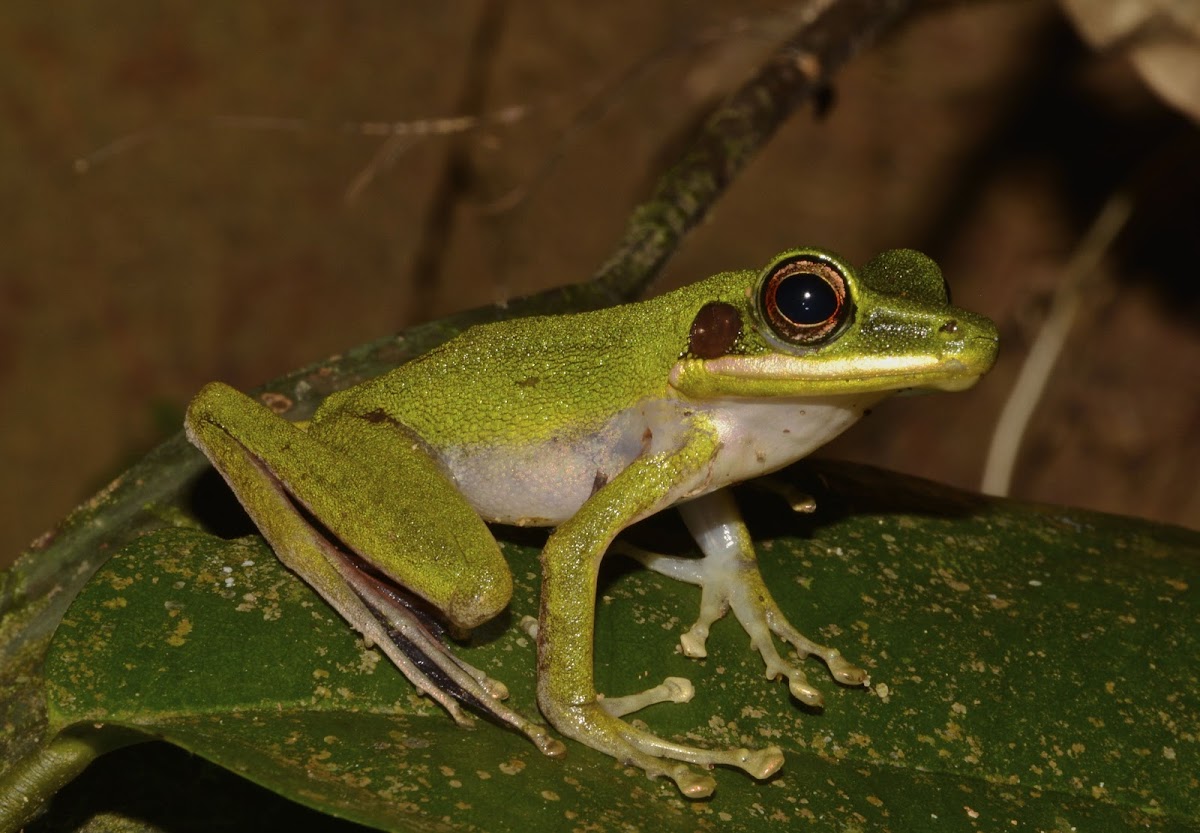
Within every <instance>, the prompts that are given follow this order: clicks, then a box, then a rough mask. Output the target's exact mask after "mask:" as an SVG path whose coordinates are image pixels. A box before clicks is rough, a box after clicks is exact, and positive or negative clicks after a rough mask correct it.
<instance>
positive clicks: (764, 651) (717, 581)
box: [622, 490, 869, 706]
mask: <svg viewBox="0 0 1200 833" xmlns="http://www.w3.org/2000/svg"><path fill="white" fill-rule="evenodd" d="M679 510H680V514H682V515H683V519H684V522H685V523H686V524H687V526H688V529H689V530H690V531H691V533H692V535H693V537H695V539H696V541H697V543H699V545H700V548H701V550H702V551H703V552H704V557H703V558H683V557H677V556H669V555H661V554H658V553H651V552H647V551H645V550H640V549H637V548H635V547H631V546H629V545H627V544H626V545H622V551H623V552H624V553H625V554H627V555H630V556H632V557H634V558H636V559H637V560H639V561H641V562H642V563H643V564H644V565H645V566H647V567H648V568H650V569H651V570H654V571H655V572H658V573H662V574H663V575H665V576H669V577H671V578H674V579H677V580H679V581H684V582H688V583H689V584H697V585H700V588H701V595H700V614H699V616H698V617H697V618H696V622H695V624H694V625H692V627H691V628H690V629H688V631H687V632H685V633H684V634H683V635H682V636H681V637H680V639H679V641H680V644H681V646H682V647H683V652H684V654H686V655H687V656H690V657H703V656H706V655H707V648H706V642H707V640H708V634H709V629H710V627H711V626H712V624H713V622H715V621H716V620H717V619H720V618H721V617H722V616H724V615H725V614H726V613H727V612H728V611H729V610H730V609H732V610H733V613H734V615H735V616H736V617H737V619H738V621H739V622H740V623H741V625H742V627H743V629H745V631H746V633H747V634H748V635H749V636H750V643H751V645H752V646H753V647H754V649H755V650H757V651H758V653H759V654H760V655H761V656H762V658H763V662H764V663H765V664H766V676H768V677H770V678H772V679H775V678H778V677H780V676H784V677H786V678H787V680H788V688H789V689H790V691H791V692H792V695H793V696H795V697H796V699H798V700H800V701H801V702H802V703H805V704H807V705H811V706H820V705H821V704H822V702H823V698H822V696H821V693H820V691H818V690H817V689H816V688H814V687H813V686H812V685H811V684H809V682H808V679H807V677H806V675H805V673H804V671H803V670H801V668H800V667H799V665H797V664H795V663H792V662H789V661H787V660H785V659H784V658H783V657H781V656H780V655H779V651H778V650H777V649H776V647H775V642H774V640H773V638H772V634H774V635H775V636H778V637H779V638H780V639H783V640H784V641H785V642H787V643H789V644H790V645H792V647H793V648H795V650H796V653H797V654H798V655H799V657H800V659H801V660H803V659H805V658H806V657H809V656H817V657H820V658H821V660H822V661H824V663H825V664H826V666H828V668H829V672H830V674H831V675H832V676H833V678H834V679H835V680H837V681H838V682H840V683H842V684H844V685H866V684H867V683H868V682H869V677H868V675H867V672H866V671H864V670H863V669H861V668H859V667H857V666H856V665H854V664H853V663H851V662H849V661H848V660H847V659H846V658H845V657H843V656H842V654H841V652H840V651H838V650H837V649H836V648H830V647H827V646H825V645H819V644H817V643H816V642H813V641H812V640H810V639H809V638H808V637H806V636H804V635H803V634H801V633H800V632H799V631H798V630H796V628H795V627H793V626H792V624H791V623H790V622H789V621H788V619H787V617H786V616H785V615H784V614H783V611H782V610H780V608H779V605H778V604H777V603H776V602H775V600H774V599H773V598H772V597H771V594H770V591H769V590H768V589H767V586H766V584H765V582H764V581H763V578H762V574H761V573H760V572H759V570H758V562H757V559H756V558H755V554H754V543H753V541H752V540H751V538H750V533H749V531H748V530H747V529H746V525H745V524H744V523H743V521H742V519H741V516H740V515H739V513H738V511H737V506H736V505H735V504H734V502H733V498H732V496H731V495H730V494H729V493H728V491H727V490H721V491H718V492H714V493H712V494H709V495H704V496H703V497H699V498H696V499H695V500H692V501H689V502H688V503H684V504H682V505H680V507H679Z"/></svg>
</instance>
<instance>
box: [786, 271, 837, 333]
mask: <svg viewBox="0 0 1200 833" xmlns="http://www.w3.org/2000/svg"><path fill="white" fill-rule="evenodd" d="M775 305H776V307H778V308H779V311H780V312H781V313H783V315H784V316H785V317H786V318H787V319H788V320H789V321H792V322H794V323H796V324H800V325H802V326H804V325H814V324H824V323H825V322H826V321H828V320H829V319H830V318H832V317H833V316H834V314H835V313H836V312H837V309H838V297H837V293H836V292H834V291H833V287H832V286H830V285H829V284H828V283H827V282H826V281H825V279H824V278H822V277H821V276H820V275H814V274H813V273H812V272H797V273H796V274H794V275H788V276H787V277H786V278H784V279H783V280H781V281H780V282H779V285H778V286H777V287H776V288H775Z"/></svg>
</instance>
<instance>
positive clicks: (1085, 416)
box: [0, 0, 1200, 563]
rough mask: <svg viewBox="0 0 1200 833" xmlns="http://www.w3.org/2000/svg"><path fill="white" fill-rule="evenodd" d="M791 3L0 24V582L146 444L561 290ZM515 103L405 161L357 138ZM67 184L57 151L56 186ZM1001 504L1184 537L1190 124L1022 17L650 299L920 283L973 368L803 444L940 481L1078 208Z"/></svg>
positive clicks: (949, 8)
mask: <svg viewBox="0 0 1200 833" xmlns="http://www.w3.org/2000/svg"><path fill="white" fill-rule="evenodd" d="M801 5H802V4H791V5H789V4H784V3H780V2H770V3H768V2H746V0H738V2H732V0H730V2H710V3H703V4H700V3H695V2H690V1H689V0H667V2H659V3H652V4H647V3H640V2H610V3H605V4H596V3H587V2H581V1H580V0H557V2H554V3H519V2H513V0H508V2H504V1H503V0H454V2H449V3H441V4H428V3H422V4H390V3H380V2H364V1H363V0H339V2H322V3H306V4H295V3H292V2H283V0H258V2H254V3H210V4H199V5H197V4H192V3H182V2H148V0H126V1H125V2H116V3H104V4H96V3H83V2H77V1H64V2H58V3H54V4H47V3H38V2H32V0H17V2H11V3H8V4H6V7H5V14H4V15H3V16H2V17H0V107H2V116H0V118H2V120H3V121H2V123H3V128H0V177H3V189H4V190H3V193H4V195H5V199H4V200H3V202H2V203H0V217H2V220H3V222H2V225H0V229H2V230H0V258H2V260H0V391H2V392H3V393H2V396H0V460H2V462H3V471H4V474H3V478H0V563H7V561H9V560H10V559H11V558H12V557H14V556H15V555H16V554H17V552H18V551H19V550H20V549H21V548H22V547H23V546H24V545H25V544H27V543H28V542H29V541H30V540H31V539H32V538H34V537H35V536H36V535H38V534H39V533H41V532H42V531H44V530H45V529H47V528H48V527H50V526H51V525H52V524H53V523H54V522H55V521H56V520H58V519H59V518H61V517H62V516H63V515H64V514H65V513H66V512H67V511H69V510H70V509H71V507H72V506H73V505H74V504H76V503H77V502H79V501H81V500H83V499H85V498H86V497H87V496H88V495H90V494H91V493H93V492H94V491H96V490H97V489H99V488H101V487H102V486H103V485H104V484H105V482H106V481H107V480H108V479H109V478H110V477H112V476H113V475H115V474H116V473H118V472H119V471H120V470H121V469H122V468H123V467H124V466H125V465H126V464H127V463H128V462H130V461H131V460H133V459H135V458H136V457H137V456H138V455H139V454H141V453H142V452H143V451H145V450H146V449H147V448H149V447H150V446H151V445H152V444H153V443H155V442H156V441H157V440H159V439H160V438H162V437H163V436H165V435H166V434H167V433H169V432H172V431H174V430H176V428H177V426H178V425H179V421H180V419H181V417H182V412H183V407H184V405H185V404H186V402H187V400H188V398H189V396H190V395H191V394H192V393H194V392H195V391H196V390H197V389H198V388H199V387H200V385H201V384H203V383H204V382H205V381H208V380H210V379H223V380H226V381H228V382H231V383H233V384H236V385H240V386H243V387H251V386H253V385H255V384H257V383H259V382H261V381H264V380H266V379H268V378H271V377H274V376H277V375H279V374H281V373H283V372H284V371H287V370H289V369H292V368H295V367H297V366H300V365H302V364H306V363H308V362H310V361H312V360H315V359H317V358H320V357H323V356H325V355H328V354H331V353H335V352H338V351H340V350H343V349H345V348H347V347H350V346H352V345H354V344H357V343H360V342H363V341H366V340H369V339H373V338H376V337H379V336H381V335H384V334H387V333H390V332H393V331H396V330H399V329H401V328H403V327H405V326H407V325H409V324H412V323H415V322H418V321H422V320H426V319H428V318H431V317H436V316H439V315H443V314H445V313H448V312H452V311H454V310H458V309H463V308H466V307H471V306H476V305H479V304H484V303H489V302H494V301H502V300H504V299H506V298H511V297H514V296H516V295H519V294H525V293H529V292H532V291H535V290H538V289H541V288H545V287H550V286H555V285H560V284H563V283H568V282H575V281H579V280H583V279H586V278H587V277H588V276H589V274H591V272H592V271H593V270H594V269H595V268H596V267H597V266H598V265H599V264H600V263H601V262H602V261H603V260H604V259H605V258H606V257H607V255H608V254H609V253H610V251H611V248H612V246H613V244H614V242H615V241H616V239H617V237H618V235H619V234H620V231H621V229H622V227H623V224H624V222H625V219H626V216H627V213H628V211H629V209H630V208H631V207H632V206H633V205H634V204H635V203H636V202H637V201H638V200H639V198H640V197H642V196H643V195H644V194H646V192H647V190H648V187H649V185H650V183H652V182H653V180H654V178H655V177H656V175H657V174H658V173H659V172H661V171H662V170H663V168H664V166H665V165H666V164H669V162H670V161H671V160H672V159H673V154H674V152H675V151H676V150H677V149H678V147H679V146H680V143H681V142H682V141H683V140H684V138H685V137H686V136H687V135H688V132H689V131H690V130H691V129H692V128H693V127H694V126H695V125H696V124H697V123H698V122H699V121H700V120H701V119H702V118H703V116H704V114H705V113H706V112H708V110H709V109H710V108H711V107H712V106H713V105H714V103H715V102H716V101H718V100H719V99H720V97H721V96H722V95H723V94H724V93H726V92H727V91H728V90H730V89H732V88H733V87H735V86H737V85H738V84H740V83H741V81H742V80H743V79H744V78H745V76H746V75H747V73H749V72H750V71H751V70H752V69H753V67H754V66H755V64H756V62H757V61H758V60H760V59H761V58H762V57H763V56H764V55H765V54H767V53H768V52H769V51H770V50H771V49H772V48H773V46H774V45H775V44H777V43H778V42H779V41H780V40H782V39H784V38H786V37H787V36H788V35H789V34H790V33H791V32H792V31H793V30H794V28H795V27H796V25H797V19H798V18H797V14H798V9H799V8H800V6H801ZM514 106H517V107H521V108H524V112H523V114H522V115H521V117H520V118H519V119H517V120H516V121H514V122H513V123H511V124H499V123H489V124H485V125H483V126H481V127H478V128H476V129H473V130H469V131H464V132H443V133H442V134H440V135H435V136H432V137H428V138H424V139H421V140H420V141H413V142H406V141H397V140H388V139H386V138H381V137H379V136H371V135H367V134H368V133H369V132H370V131H369V130H365V129H364V128H363V125H365V124H367V123H373V122H420V121H422V120H429V119H434V118H437V117H442V116H450V115H456V114H459V113H462V112H483V113H497V112H499V111H502V110H503V109H504V108H508V107H514ZM80 160H83V161H80ZM1118 191H1120V192H1123V193H1128V194H1129V195H1131V198H1132V206H1133V213H1132V215H1131V219H1130V220H1129V223H1128V224H1127V226H1126V227H1125V229H1124V230H1123V231H1122V233H1121V235H1120V236H1119V237H1118V239H1117V241H1116V243H1115V245H1114V246H1112V247H1111V248H1110V249H1108V250H1107V252H1106V253H1105V255H1104V257H1103V259H1102V264H1101V267H1100V269H1099V271H1098V273H1097V275H1096V276H1094V278H1093V279H1092V280H1091V281H1090V282H1089V283H1088V284H1087V286H1086V289H1085V291H1084V292H1083V293H1082V295H1081V299H1080V305H1079V314H1078V317H1077V319H1076V321H1075V323H1074V325H1073V327H1072V328H1071V330H1070V335H1069V337H1068V339H1067V341H1066V345H1065V348H1064V350H1063V352H1062V354H1061V356H1060V357H1059V360H1058V362H1057V364H1056V366H1055V369H1054V371H1053V373H1052V374H1051V376H1050V378H1049V380H1048V384H1047V387H1046V391H1045V395H1044V397H1043V398H1042V399H1041V400H1040V401H1039V403H1038V405H1037V408H1036V410H1035V412H1034V415H1033V419H1032V421H1031V423H1030V426H1029V431H1028V433H1027V434H1026V435H1025V437H1024V439H1023V441H1022V444H1021V449H1022V450H1021V454H1020V457H1019V460H1018V465H1017V467H1016V470H1015V477H1014V482H1013V489H1012V492H1013V494H1014V495H1015V496H1017V497H1020V498H1026V499H1032V500H1037V501H1050V502H1057V503H1067V504H1072V505H1077V506H1085V507H1091V508H1095V509H1101V510H1105V511H1111V512H1118V513H1125V514H1131V515H1138V516H1144V517H1149V518H1155V519H1160V520H1164V521H1171V522H1175V523H1182V524H1185V525H1190V526H1193V527H1196V526H1200V486H1198V485H1197V480H1198V478H1197V476H1196V472H1197V470H1200V331H1198V328H1197V323H1198V319H1200V296H1198V286H1200V281H1197V275H1198V267H1197V263H1198V257H1200V251H1198V249H1200V243H1198V239H1200V132H1198V131H1197V128H1196V125H1195V124H1194V123H1192V122H1189V121H1188V120H1187V119H1186V118H1185V117H1184V116H1183V115H1181V114H1179V113H1177V112H1176V111H1174V110H1172V109H1170V108H1169V107H1168V106H1167V105H1166V104H1164V103H1162V102H1161V101H1160V99H1159V98H1158V97H1157V96H1156V95H1155V94H1154V93H1153V92H1151V91H1149V90H1148V89H1147V88H1146V87H1145V86H1144V84H1143V82H1142V80H1141V79H1140V77H1139V76H1138V75H1137V74H1136V73H1135V72H1134V70H1133V69H1132V68H1131V66H1130V64H1129V62H1128V61H1127V60H1126V59H1125V57H1124V56H1123V55H1122V54H1120V53H1119V52H1116V51H1111V52H1106V53H1097V52H1096V51H1094V50H1093V49H1091V48H1090V47H1088V46H1086V45H1084V44H1083V43H1082V42H1081V41H1080V40H1079V39H1078V37H1077V35H1076V34H1075V33H1074V30H1073V29H1072V27H1071V25H1070V24H1069V23H1068V22H1067V21H1066V20H1065V19H1064V18H1063V17H1062V15H1061V13H1060V12H1059V10H1058V8H1057V7H1056V6H1055V5H1054V4H1053V3H1051V2H1049V0H1019V1H1016V0H1010V1H1009V2H1001V1H1000V0H997V2H987V3H964V4H961V5H938V6H937V7H936V8H933V9H929V10H926V11H923V12H922V13H920V14H918V15H916V16H914V17H912V18H911V19H910V20H909V21H908V23H907V24H906V25H904V26H903V27H902V28H900V29H899V30H898V31H895V32H894V33H893V34H892V35H891V36H890V37H888V38H887V39H886V40H885V41H884V42H883V43H882V44H879V45H877V46H875V47H873V48H872V49H871V50H870V51H869V52H868V53H866V54H864V55H861V56H860V57H859V58H857V59H856V60H855V61H854V62H853V63H852V64H851V65H850V66H849V68H848V69H847V70H846V71H845V72H844V73H842V74H841V75H840V76H839V79H838V83H837V86H836V89H835V90H834V96H833V100H832V102H831V106H830V107H829V109H828V111H827V112H825V113H824V114H823V115H822V116H821V117H820V118H818V117H816V116H815V115H814V114H813V113H812V112H805V113H802V114H800V115H798V116H797V117H796V118H794V119H793V120H792V121H791V122H789V124H788V125H787V126H786V127H785V129H784V130H783V131H782V132H781V134H780V135H779V136H778V137H777V138H776V139H775V141H774V142H773V143H772V144H771V145H770V146H769V147H768V148H767V150H766V152H765V153H763V154H762V156H761V157H760V158H759V159H758V160H757V161H756V162H755V163H754V165H753V166H752V167H751V168H750V169H749V170H748V171H747V172H746V173H745V174H744V175H743V176H742V177H741V178H740V179H739V181H738V182H736V183H735V184H734V186H733V187H732V188H731V190H730V192H729V194H728V195H727V197H726V198H725V199H724V200H723V201H722V202H721V203H720V204H719V205H718V207H717V210H716V212H715V213H714V215H713V216H712V219H711V220H710V221H709V222H708V223H707V224H706V225H705V226H703V227H702V228H701V229H699V230H697V231H696V232H695V233H694V234H693V235H692V236H691V237H690V238H689V239H688V240H687V242H686V244H685V245H684V247H683V248H682V249H681V250H680V251H679V253H678V255H677V257H675V258H674V259H673V261H672V262H671V265H670V267H669V270H668V272H667V274H666V276H665V278H664V280H663V281H662V283H661V284H660V287H659V288H668V287H670V286H675V285H679V284H682V283H686V282H689V281H692V280H695V279H697V278H700V277H702V276H705V275H708V274H710V273H712V272H715V271H719V270H723V269H729V268H746V267H758V266H761V265H762V264H764V263H765V262H766V261H767V260H768V259H769V258H770V257H771V256H772V255H773V254H774V253H775V252H777V251H779V250H781V249H783V248H786V247H791V246H795V245H800V244H817V245H821V246H825V247H828V248H832V249H835V250H838V251H840V252H842V253H843V254H845V255H847V256H848V257H850V258H851V259H852V260H854V261H857V262H860V263H861V262H863V261H865V260H866V259H867V258H869V257H870V256H871V255H872V254H874V253H875V252H877V251H878V250H880V249H882V248H886V247H892V246H911V247H915V248H921V249H923V250H925V251H926V252H927V253H929V254H930V255H932V256H934V257H935V258H936V259H938V260H939V262H941V263H942V265H943V268H944V269H945V271H946V274H947V276H948V278H949V280H950V283H951V285H952V287H953V291H954V298H955V301H956V303H958V304H960V305H962V306H966V307H969V308H970V309H973V310H977V311H980V312H983V313H986V314H988V315H990V316H991V317H992V318H994V319H995V320H996V321H997V322H998V324H999V326H1000V329H1001V334H1002V338H1003V348H1002V358H1001V360H1000V363H999V365H998V366H997V368H996V369H995V370H994V371H993V373H992V374H991V375H990V376H988V377H987V378H985V379H984V380H983V382H982V383H981V384H980V385H979V386H977V387H976V388H975V389H973V390H972V391H970V392H967V393H964V394H955V395H952V396H929V397H913V398H906V399H900V400H896V401H893V402H891V403H888V404H887V405H885V406H882V407H881V408H879V409H877V410H876V412H875V413H874V414H873V415H872V417H871V418H870V419H868V420H867V421H865V423H864V424H862V425H860V426H858V427H857V428H855V429H853V430H852V431H851V432H850V433H848V434H847V435H845V436H844V437H843V438H842V439H841V440H839V441H838V442H836V443H835V444H834V445H833V446H831V447H830V448H829V449H828V450H827V452H826V453H827V454H829V455H832V456H840V457H846V458H853V459H858V460H864V461H869V462H873V463H876V464H879V465H883V466H888V467H892V468H896V469H899V470H903V471H908V472H912V473H916V474H920V475H923V476H927V477H932V478H936V479H938V480H942V481H946V482H950V483H954V484H957V485H961V486H965V487H970V488H977V487H978V484H979V478H980V473H981V470H982V468H983V460H984V457H985V455H986V452H987V448H988V444H989V442H990V438H991V434H992V431H993V428H994V427H995V423H996V417H997V414H998V412H999V411H1000V408H1001V407H1002V406H1003V404H1004V402H1005V400H1006V399H1007V397H1008V395H1009V392H1010V389H1011V386H1012V383H1013V381H1014V379H1015V377H1016V374H1017V372H1018V370H1019V368H1020V366H1021V363H1022V361H1023V359H1024V357H1025V355H1026V352H1027V350H1028V347H1029V344H1030V342H1031V339H1032V338H1033V336H1034V334H1035V333H1036V332H1037V329H1038V327H1039V326H1040V323H1041V321H1042V320H1043V319H1044V317H1045V315H1046V313H1047V309H1048V308H1049V306H1050V299H1051V297H1052V295H1053V293H1054V290H1055V288H1056V286H1057V285H1058V284H1059V282H1060V280H1061V278H1062V275H1063V274H1064V271H1065V269H1066V264H1067V262H1068V261H1069V260H1070V259H1071V257H1072V255H1073V253H1075V252H1076V250H1077V249H1078V248H1079V246H1080V245H1081V241H1082V240H1083V238H1084V236H1085V234H1086V231H1087V229H1088V227H1089V226H1090V224H1091V223H1092V222H1093V220H1094V218H1095V217H1096V215H1097V214H1098V213H1099V212H1100V211H1101V209H1102V207H1103V206H1104V205H1105V203H1106V202H1107V201H1108V200H1109V199H1110V198H1111V197H1112V196H1113V195H1114V194H1115V193H1117V192H1118Z"/></svg>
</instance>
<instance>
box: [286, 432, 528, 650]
mask: <svg viewBox="0 0 1200 833" xmlns="http://www.w3.org/2000/svg"><path fill="white" fill-rule="evenodd" d="M305 439H306V440H311V441H313V442H314V443H315V444H317V445H318V446H320V447H321V448H322V449H323V450H322V451H321V452H318V453H319V454H321V455H322V456H323V457H324V458H325V459H326V460H331V458H339V459H341V460H343V461H346V460H350V461H353V462H349V463H347V462H343V464H342V465H337V466H332V467H327V466H325V465H322V466H314V465H309V466H307V467H306V468H307V473H308V474H309V475H317V476H318V477H319V478H320V479H321V480H322V481H323V482H322V484H321V486H320V488H318V489H316V490H315V492H316V494H315V495H314V497H313V500H314V501H315V502H316V503H317V504H320V505H322V506H323V507H324V509H325V511H324V512H321V511H318V510H317V506H316V505H313V506H310V507H309V508H310V510H312V511H313V512H314V514H316V515H317V516H318V517H321V518H327V517H328V518H338V519H345V520H341V521H338V522H337V523H338V525H337V526H336V527H335V526H333V525H332V524H330V529H331V530H332V531H333V532H334V534H335V535H337V536H338V538H339V539H340V540H341V541H342V542H343V543H345V544H346V545H348V546H349V547H350V548H351V549H353V550H354V551H355V552H356V553H358V554H360V555H362V556H363V557H364V558H366V559H367V560H368V561H370V562H371V563H372V564H373V565H374V566H376V567H378V568H379V569H380V570H382V571H383V572H384V573H386V574H387V575H388V576H389V577H390V578H391V579H393V580H395V581H397V582H398V583H400V584H402V585H403V586H404V587H406V588H409V589H411V590H413V591H414V592H416V593H418V594H419V595H421V596H423V597H424V598H426V599H428V600H429V601H430V602H431V603H432V604H434V605H435V606H436V607H437V608H438V609H439V610H441V611H442V612H444V613H445V614H446V616H447V617H448V618H449V619H450V620H451V621H452V622H453V623H454V624H455V625H458V626H460V627H464V628H471V627H474V626H476V625H478V624H481V623H482V622H485V621H487V620H488V619H490V618H492V617H493V616H495V615H496V614H497V613H499V612H500V611H501V610H503V609H504V607H505V606H506V605H507V604H508V601H509V598H510V597H511V595H512V576H511V573H510V572H509V569H508V564H507V562H506V561H505V560H504V555H503V553H501V551H500V546H499V544H497V543H496V539H495V538H494V537H493V536H492V533H491V531H490V530H489V529H488V527H487V524H485V523H484V522H483V520H482V519H481V518H480V517H479V515H478V514H476V512H475V510H474V508H472V506H471V505H470V504H469V503H468V502H467V500H466V498H464V497H463V496H462V494H461V493H460V492H459V491H458V489H457V488H456V487H455V485H454V483H453V482H451V481H450V480H449V479H448V478H447V477H446V475H445V474H444V473H443V472H442V469H441V467H440V466H439V465H438V463H437V462H436V461H435V460H434V459H433V458H432V457H430V456H429V454H428V453H427V452H426V451H425V446H424V444H423V443H421V442H419V441H418V440H416V438H415V437H414V436H413V435H412V434H411V432H410V431H409V430H408V429H407V428H406V427H404V426H402V425H399V424H398V423H393V422H383V423H381V422H378V421H372V419H371V418H369V417H360V416H343V417H340V418H339V419H338V420H336V422H335V423H334V424H332V425H330V426H328V427H326V426H325V425H323V424H319V423H318V424H315V425H314V426H313V428H312V429H310V431H309V432H308V435H307V436H306V437H305ZM301 499H302V500H305V499H304V498H303V497H302V498H301ZM306 502H307V501H306Z"/></svg>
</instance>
